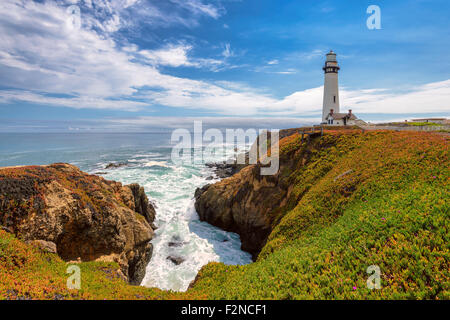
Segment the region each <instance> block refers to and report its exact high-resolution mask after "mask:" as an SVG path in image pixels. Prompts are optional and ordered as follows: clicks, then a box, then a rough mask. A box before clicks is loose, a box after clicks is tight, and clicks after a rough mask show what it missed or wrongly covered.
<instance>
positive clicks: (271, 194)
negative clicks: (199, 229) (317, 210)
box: [195, 131, 295, 260]
mask: <svg viewBox="0 0 450 320" xmlns="http://www.w3.org/2000/svg"><path fill="white" fill-rule="evenodd" d="M294 133H295V132H292V133H291V134H286V133H285V132H284V131H281V132H280V136H283V137H285V136H289V135H292V134H294ZM246 158H248V155H246ZM293 165H294V162H293V161H292V159H291V157H290V156H289V155H286V154H283V155H282V156H281V157H280V170H279V171H278V173H277V174H275V175H266V176H264V175H261V174H260V172H261V170H260V169H261V166H260V165H259V164H256V165H240V167H239V168H238V169H237V170H236V171H235V172H236V173H235V174H234V175H232V176H231V177H229V178H226V179H224V180H221V181H219V182H217V183H215V184H210V185H206V186H204V187H203V188H200V189H197V190H196V192H195V209H196V211H197V213H198V215H199V217H200V219H201V220H203V221H206V222H208V223H210V224H212V225H214V226H216V227H219V228H221V229H223V230H226V231H230V232H235V233H237V234H239V235H240V237H241V242H242V250H244V251H247V252H249V253H251V254H252V256H253V259H254V260H255V259H256V257H257V255H258V253H259V252H260V251H261V249H262V248H263V247H264V245H265V243H266V240H267V237H268V236H269V234H270V232H271V231H272V224H273V217H272V216H271V215H270V213H271V212H272V211H273V210H275V209H276V208H278V207H280V206H282V205H284V204H285V201H286V199H287V197H288V194H289V183H288V181H287V180H286V179H285V177H284V178H283V177H281V172H285V171H289V170H288V168H291V167H292V166H293Z"/></svg>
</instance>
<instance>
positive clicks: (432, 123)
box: [406, 122, 442, 127]
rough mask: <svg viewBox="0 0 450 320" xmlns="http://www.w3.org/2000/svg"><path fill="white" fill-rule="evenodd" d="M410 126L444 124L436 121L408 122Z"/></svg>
mask: <svg viewBox="0 0 450 320" xmlns="http://www.w3.org/2000/svg"><path fill="white" fill-rule="evenodd" d="M406 124H407V125H408V126H413V127H440V126H442V124H439V123H435V122H407V123H406Z"/></svg>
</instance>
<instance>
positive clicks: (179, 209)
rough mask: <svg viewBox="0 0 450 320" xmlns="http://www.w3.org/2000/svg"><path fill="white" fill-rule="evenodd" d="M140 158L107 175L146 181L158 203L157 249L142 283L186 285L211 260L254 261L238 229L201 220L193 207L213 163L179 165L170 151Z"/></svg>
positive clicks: (165, 286)
mask: <svg viewBox="0 0 450 320" xmlns="http://www.w3.org/2000/svg"><path fill="white" fill-rule="evenodd" d="M160 156H162V155H160ZM217 157H218V156H216V157H215V156H214V155H213V156H211V157H209V158H208V159H205V161H206V162H214V161H220V160H223V158H217ZM134 159H136V157H134ZM138 160H139V163H142V164H140V165H138V166H136V165H134V166H133V165H132V166H127V167H122V168H119V169H116V170H111V171H109V174H108V179H114V180H118V181H122V182H123V183H132V182H137V183H139V184H140V185H142V186H144V188H145V190H146V192H147V194H148V196H149V198H150V199H151V200H152V201H154V202H155V203H156V207H157V209H156V219H155V225H156V226H157V229H156V231H155V236H154V238H153V240H152V244H153V255H152V259H151V261H150V263H149V265H148V266H147V272H146V275H145V278H144V280H143V281H142V285H143V286H147V287H157V288H160V289H165V290H168V289H171V290H175V291H185V290H186V289H187V288H188V286H189V284H190V282H191V281H192V280H194V279H195V276H196V275H197V272H198V270H199V269H200V268H201V267H202V266H204V265H205V264H207V263H208V262H211V261H220V262H223V263H225V264H247V263H250V262H251V255H250V254H249V253H247V252H244V251H242V250H240V246H241V242H240V239H239V236H238V235H237V234H234V233H229V232H225V231H223V230H220V229H218V228H216V227H214V226H211V225H210V224H208V223H206V222H202V221H200V220H199V217H198V214H197V212H195V208H194V199H193V196H194V192H195V189H196V188H198V187H201V186H203V185H205V184H206V183H211V182H214V181H215V180H212V181H206V177H208V176H211V175H212V170H211V169H209V168H206V167H205V166H204V165H203V164H195V165H193V164H190V165H189V164H187V165H180V166H176V165H174V164H173V163H172V162H171V161H170V159H169V155H166V158H165V159H164V160H163V159H158V161H155V160H154V158H153V154H152V155H151V156H147V157H145V156H140V157H139V159H138ZM168 168H170V170H167V169H168ZM169 257H173V258H180V259H182V260H183V262H182V263H180V264H179V265H177V264H175V263H174V262H172V261H171V260H170V259H168V258H169Z"/></svg>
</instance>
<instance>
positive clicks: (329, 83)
mask: <svg viewBox="0 0 450 320" xmlns="http://www.w3.org/2000/svg"><path fill="white" fill-rule="evenodd" d="M339 70H340V68H339V65H338V62H337V59H336V53H334V52H333V50H331V51H330V52H329V53H327V59H326V61H325V66H324V67H323V71H324V72H325V85H324V90H323V112H322V122H323V123H327V116H328V115H329V114H330V113H335V114H338V113H339V84H338V73H339Z"/></svg>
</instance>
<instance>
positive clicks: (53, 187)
mask: <svg viewBox="0 0 450 320" xmlns="http://www.w3.org/2000/svg"><path fill="white" fill-rule="evenodd" d="M154 218H155V210H154V208H153V207H152V205H151V204H150V203H149V201H148V199H147V197H146V196H145V193H144V190H143V188H141V187H140V186H139V185H136V184H133V185H130V186H123V185H122V184H121V183H119V182H114V181H107V180H105V179H103V178H101V177H98V176H95V175H88V174H86V173H84V172H82V171H80V170H79V169H78V168H77V167H75V166H72V165H69V164H53V165H48V166H27V167H15V168H3V169H2V168H0V225H2V228H7V229H9V230H11V231H12V232H13V233H15V234H16V235H17V236H18V237H19V238H21V239H23V240H24V241H30V242H31V243H33V244H34V245H38V246H39V247H41V248H43V249H44V250H47V251H52V250H55V251H56V252H57V253H58V255H59V256H60V257H61V258H62V259H64V260H66V261H71V260H78V259H81V261H92V260H100V261H115V262H117V263H118V264H119V266H120V271H121V273H123V275H124V276H125V277H126V278H127V279H128V281H129V282H130V283H131V284H139V283H140V282H141V281H142V279H143V277H144V274H145V268H146V266H147V264H148V262H149V261H150V259H151V255H152V245H151V243H150V240H151V239H152V237H153V230H152V227H151V225H152V223H153V220H154ZM52 243H53V244H54V246H55V247H53V245H52Z"/></svg>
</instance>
